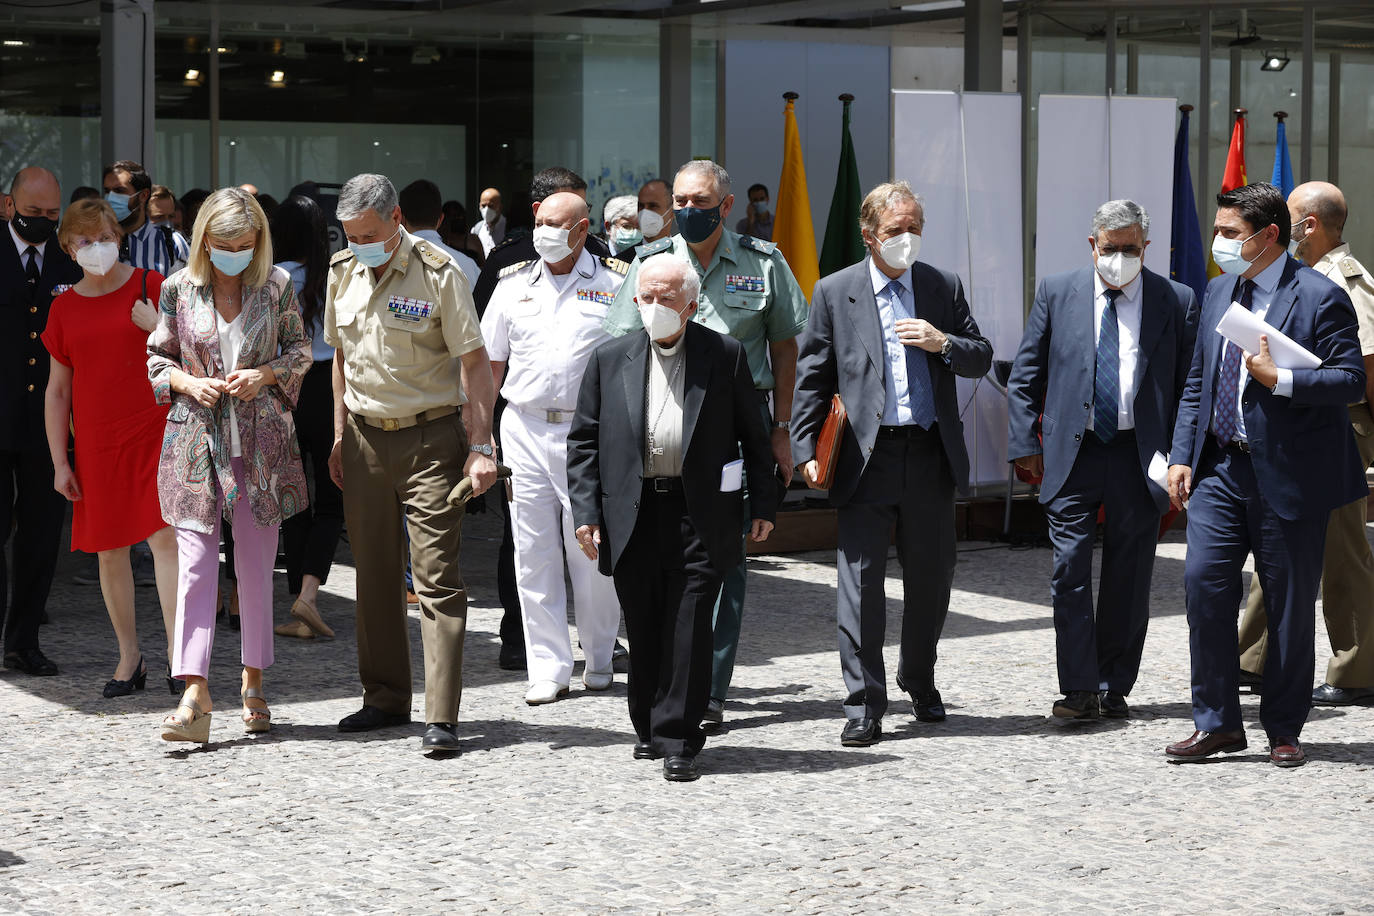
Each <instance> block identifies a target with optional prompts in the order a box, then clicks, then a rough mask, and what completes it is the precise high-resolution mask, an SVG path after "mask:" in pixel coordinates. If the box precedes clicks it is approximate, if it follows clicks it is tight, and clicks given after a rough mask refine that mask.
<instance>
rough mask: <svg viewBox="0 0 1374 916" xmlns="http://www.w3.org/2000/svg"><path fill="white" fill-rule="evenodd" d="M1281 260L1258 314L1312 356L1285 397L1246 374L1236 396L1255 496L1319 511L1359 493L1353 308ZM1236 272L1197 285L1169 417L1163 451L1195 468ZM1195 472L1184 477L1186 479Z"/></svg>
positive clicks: (1296, 511) (1359, 391)
mask: <svg viewBox="0 0 1374 916" xmlns="http://www.w3.org/2000/svg"><path fill="white" fill-rule="evenodd" d="M1283 257H1284V259H1285V262H1286V263H1285V264H1284V267H1283V274H1282V276H1281V277H1280V279H1279V285H1278V288H1277V289H1276V290H1275V291H1274V302H1273V304H1272V305H1271V306H1270V307H1269V312H1268V314H1267V315H1266V316H1265V321H1267V322H1268V323H1269V324H1270V325H1273V326H1274V327H1276V328H1278V329H1279V330H1280V331H1282V332H1283V333H1285V334H1287V335H1288V336H1289V337H1291V338H1293V340H1295V341H1296V342H1297V343H1299V344H1301V345H1302V346H1304V347H1306V348H1307V349H1308V350H1310V351H1312V352H1313V353H1315V354H1316V355H1317V356H1318V357H1319V358H1320V359H1321V361H1322V363H1321V365H1320V366H1318V367H1317V368H1316V369H1294V370H1293V396H1292V397H1291V398H1283V397H1279V396H1278V395H1276V394H1274V393H1273V392H1271V391H1270V390H1269V389H1268V388H1266V387H1264V386H1263V385H1261V384H1259V383H1257V382H1254V381H1253V380H1250V381H1248V382H1247V384H1246V386H1245V391H1244V394H1243V396H1242V398H1241V410H1242V412H1243V414H1244V416H1245V432H1246V438H1247V439H1248V440H1249V443H1250V458H1251V461H1252V462H1253V464H1254V467H1255V479H1256V482H1257V483H1258V485H1259V489H1260V495H1261V497H1262V498H1263V499H1264V500H1265V502H1267V503H1268V504H1269V505H1270V506H1271V507H1272V508H1273V510H1274V511H1275V512H1276V513H1277V514H1278V515H1279V517H1280V518H1285V519H1289V520H1294V519H1299V518H1305V517H1310V516H1313V515H1324V514H1326V513H1329V512H1330V511H1331V510H1332V509H1335V508H1336V507H1338V506H1344V505H1345V504H1347V503H1350V502H1353V501H1354V500H1356V499H1362V498H1364V497H1365V496H1367V495H1368V493H1369V489H1368V487H1367V486H1366V484H1365V479H1364V468H1363V465H1361V463H1360V456H1359V453H1358V452H1357V451H1356V449H1355V438H1354V435H1353V434H1352V432H1351V428H1350V416H1349V414H1348V412H1347V410H1346V405H1348V404H1353V403H1355V402H1356V401H1359V400H1360V399H1361V398H1362V397H1363V396H1364V382H1365V375H1364V361H1363V359H1362V358H1361V356H1360V342H1359V337H1358V335H1357V330H1356V322H1355V308H1354V306H1352V305H1351V304H1350V297H1349V296H1347V295H1346V293H1345V291H1344V290H1343V289H1341V288H1340V287H1339V286H1337V285H1336V284H1334V283H1332V282H1331V281H1330V280H1328V279H1326V278H1325V277H1323V276H1322V275H1321V274H1319V273H1317V272H1316V271H1314V270H1312V269H1311V268H1308V267H1303V266H1302V265H1301V264H1299V263H1298V262H1297V261H1295V260H1293V259H1292V258H1290V257H1288V255H1287V254H1285V255H1283ZM1239 279H1240V278H1238V277H1234V276H1230V275H1228V274H1223V275H1222V276H1220V277H1217V278H1216V279H1214V280H1212V282H1210V283H1208V284H1207V292H1206V294H1205V295H1204V296H1203V299H1202V318H1201V320H1200V322H1199V323H1198V328H1199V333H1198V338H1197V346H1196V347H1195V348H1194V351H1193V365H1192V369H1191V370H1190V371H1189V373H1188V383H1187V385H1186V386H1185V387H1184V390H1183V400H1182V401H1181V402H1180V404H1179V408H1178V420H1177V422H1176V423H1175V424H1174V448H1173V453H1172V455H1171V460H1172V461H1173V462H1174V463H1175V464H1186V465H1188V466H1189V467H1190V468H1192V469H1193V470H1194V474H1195V475H1196V474H1197V469H1198V464H1199V462H1200V460H1201V457H1202V447H1203V445H1204V444H1205V442H1206V440H1207V437H1208V435H1209V430H1210V428H1211V424H1212V403H1213V394H1214V391H1215V389H1216V383H1217V365H1218V363H1219V361H1220V359H1221V344H1222V337H1221V335H1220V334H1218V333H1217V332H1216V326H1217V322H1219V321H1220V320H1221V316H1222V314H1223V313H1225V311H1226V309H1227V307H1229V306H1230V304H1231V302H1232V301H1233V300H1235V299H1236V298H1237V287H1238V285H1239ZM1196 484H1197V480H1196V476H1195V478H1194V486H1196Z"/></svg>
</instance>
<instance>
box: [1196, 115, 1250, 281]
mask: <svg viewBox="0 0 1374 916" xmlns="http://www.w3.org/2000/svg"><path fill="white" fill-rule="evenodd" d="M1203 143H1204V148H1205V145H1206V138H1203ZM1249 183H1250V182H1249V181H1248V180H1247V179H1246V177H1245V109H1244V108H1238V109H1236V124H1235V126H1234V127H1232V128H1231V146H1230V148H1229V149H1227V150H1226V171H1225V172H1223V173H1222V176H1221V193H1223V194H1225V193H1226V192H1227V191H1234V190H1235V189H1236V188H1240V187H1244V186H1245V185H1247V184H1249ZM1220 275H1221V268H1220V267H1218V266H1217V265H1216V262H1215V261H1213V260H1212V252H1211V249H1210V246H1209V248H1208V251H1207V279H1209V280H1210V279H1212V278H1213V277H1217V276H1220Z"/></svg>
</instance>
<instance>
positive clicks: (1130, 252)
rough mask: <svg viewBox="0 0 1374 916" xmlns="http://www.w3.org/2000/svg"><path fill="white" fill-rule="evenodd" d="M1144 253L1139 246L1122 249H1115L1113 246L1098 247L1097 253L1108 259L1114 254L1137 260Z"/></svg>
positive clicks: (1128, 246)
mask: <svg viewBox="0 0 1374 916" xmlns="http://www.w3.org/2000/svg"><path fill="white" fill-rule="evenodd" d="M1144 252H1145V249H1144V248H1141V247H1140V246H1139V245H1127V246H1126V247H1124V248H1117V247H1116V246H1115V245H1098V246H1097V253H1098V254H1104V255H1107V256H1108V257H1110V256H1111V255H1114V254H1124V255H1125V256H1126V257H1128V258H1138V257H1140V256H1141V255H1142V254H1143V253H1144Z"/></svg>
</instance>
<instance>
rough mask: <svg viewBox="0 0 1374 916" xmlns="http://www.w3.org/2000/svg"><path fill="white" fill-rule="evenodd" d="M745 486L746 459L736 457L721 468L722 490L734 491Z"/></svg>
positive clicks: (723, 491) (725, 491)
mask: <svg viewBox="0 0 1374 916" xmlns="http://www.w3.org/2000/svg"><path fill="white" fill-rule="evenodd" d="M742 486H744V459H743V458H736V459H735V460H734V461H731V462H730V463H728V464H726V465H725V466H724V467H722V468H721V469H720V492H722V493H733V492H735V491H736V490H738V489H739V488H740V487H742Z"/></svg>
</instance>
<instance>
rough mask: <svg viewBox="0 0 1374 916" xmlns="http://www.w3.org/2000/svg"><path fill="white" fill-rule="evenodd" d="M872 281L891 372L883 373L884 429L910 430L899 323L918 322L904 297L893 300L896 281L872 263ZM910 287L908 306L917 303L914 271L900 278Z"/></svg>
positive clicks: (903, 350) (899, 280) (904, 365)
mask: <svg viewBox="0 0 1374 916" xmlns="http://www.w3.org/2000/svg"><path fill="white" fill-rule="evenodd" d="M868 277H869V280H870V281H872V283H873V298H874V299H876V300H877V301H878V324H879V325H880V326H881V327H882V329H883V356H884V359H885V362H886V364H887V371H886V372H884V373H883V420H882V425H883V426H906V425H908V424H910V423H911V422H913V421H912V419H911V391H910V387H909V383H908V380H907V377H906V372H907V366H906V345H905V344H903V343H902V342H901V340H899V339H898V338H897V320H898V319H899V318H915V317H916V316H915V315H914V314H913V313H912V312H911V311H910V310H908V309H907V306H906V303H905V302H903V301H902V299H901V297H898V296H892V295H890V294H889V293H888V292H887V286H888V284H889V283H891V282H892V278H891V277H889V276H888V275H887V274H885V273H883V272H882V271H881V270H879V269H878V265H877V264H874V263H873V259H872V258H869V259H868ZM897 282H898V283H900V284H902V286H904V287H906V291H907V294H908V298H907V302H915V301H916V292H915V290H914V289H913V288H912V279H911V268H907V270H906V272H905V273H903V274H902V275H901V276H900V277H898V278H897Z"/></svg>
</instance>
